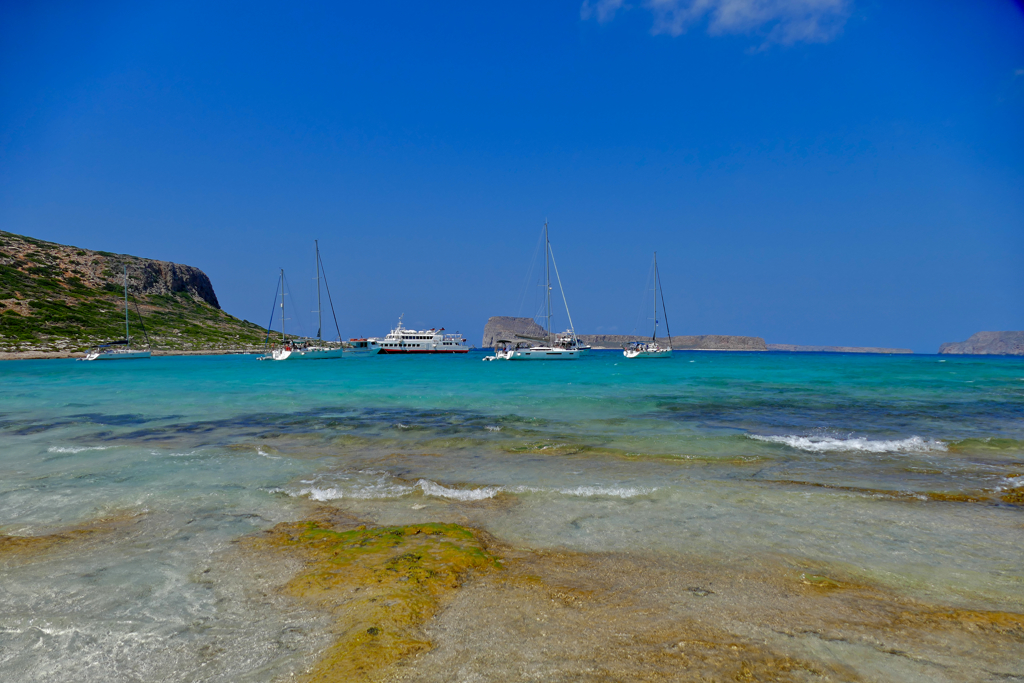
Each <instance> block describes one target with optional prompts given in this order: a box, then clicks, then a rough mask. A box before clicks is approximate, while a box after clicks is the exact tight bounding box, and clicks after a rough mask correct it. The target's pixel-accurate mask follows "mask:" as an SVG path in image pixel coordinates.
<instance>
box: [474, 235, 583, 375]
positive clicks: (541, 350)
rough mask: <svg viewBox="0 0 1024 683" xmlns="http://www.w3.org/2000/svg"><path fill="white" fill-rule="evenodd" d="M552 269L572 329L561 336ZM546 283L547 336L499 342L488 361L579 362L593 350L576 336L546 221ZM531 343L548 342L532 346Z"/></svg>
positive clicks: (521, 336) (525, 337)
mask: <svg viewBox="0 0 1024 683" xmlns="http://www.w3.org/2000/svg"><path fill="white" fill-rule="evenodd" d="M551 266H554V268H555V279H556V280H557V281H558V291H559V292H561V294H562V303H563V304H565V314H566V317H568V318H569V329H568V330H566V331H565V332H564V333H563V334H560V335H558V336H552V334H551ZM544 283H545V285H544V287H545V295H546V296H545V299H546V302H547V303H546V305H547V315H546V316H545V317H546V318H547V336H546V337H544V338H538V337H527V336H525V335H515V336H516V337H517V339H515V340H511V339H499V340H498V341H496V342H495V345H494V355H493V356H486V357H485V358H484V360H576V359H577V358H579V357H580V356H581V355H583V354H584V353H586V351H587V350H589V349H590V347H589V346H587V347H584V346H583V345H582V344H580V340H579V339H578V338H577V337H576V330H575V329H573V326H572V314H570V313H569V303H568V302H567V301H566V299H565V290H564V289H562V278H561V277H559V275H558V264H557V263H555V253H554V252H553V251H552V250H551V240H550V239H548V224H547V222H546V221H545V223H544ZM521 340H529V341H521ZM531 341H532V342H544V343H543V344H530V343H529V342H531Z"/></svg>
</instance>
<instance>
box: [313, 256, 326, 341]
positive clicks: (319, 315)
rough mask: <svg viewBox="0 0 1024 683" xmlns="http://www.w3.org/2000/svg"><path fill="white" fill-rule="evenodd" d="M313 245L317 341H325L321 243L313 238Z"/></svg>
mask: <svg viewBox="0 0 1024 683" xmlns="http://www.w3.org/2000/svg"><path fill="white" fill-rule="evenodd" d="M313 246H315V247H316V338H317V341H323V338H322V337H321V336H320V331H321V330H322V329H323V327H324V320H323V306H321V305H320V243H319V242H318V241H317V240H313Z"/></svg>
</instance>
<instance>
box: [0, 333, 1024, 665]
mask: <svg viewBox="0 0 1024 683" xmlns="http://www.w3.org/2000/svg"><path fill="white" fill-rule="evenodd" d="M483 355H484V354H483V353H482V352H477V351H474V352H471V353H469V354H467V355H466V356H463V357H453V356H444V357H415V356H413V357H387V358H376V357H365V358H346V359H343V360H340V361H318V362H308V363H258V362H256V360H255V359H254V358H253V357H252V356H244V355H221V356H191V357H164V358H153V359H150V360H147V361H124V362H120V363H106V364H99V363H76V362H74V361H72V360H38V361H24V362H20V363H5V364H2V365H0V379H2V381H0V396H2V399H3V402H2V405H3V406H4V408H3V414H2V415H0V420H2V422H0V434H2V439H3V441H2V443H3V448H2V449H0V472H2V473H3V475H2V477H0V513H2V514H0V524H2V528H0V534H2V535H0V576H2V579H0V580H2V583H0V585H2V586H3V587H4V590H3V591H0V672H3V673H4V677H5V678H10V679H11V680H22V681H44V680H46V681H52V680H63V679H68V678H70V677H72V676H73V677H74V678H75V679H76V680H81V681H121V680H123V681H134V680H145V681H183V680H210V681H279V680H320V681H329V680H338V681H344V680H372V681H413V680H415V681H525V680H543V681H570V680H571V681H624V680H654V681H707V680H721V681H726V680H728V681H733V680H740V681H743V680H751V681H761V680H773V681H836V680H843V681H987V680H991V681H996V680H1015V679H1016V678H1021V677H1024V666H1022V664H1021V662H1022V661H1024V590H1022V589H1024V563H1022V562H1021V559H1022V551H1021V548H1022V547H1024V543H1022V542H1024V516H1022V515H1024V421H1022V419H1021V418H1022V417H1024V362H1022V361H1021V360H1020V359H1017V358H997V357H987V358H976V357H975V358H972V357H955V358H954V357H948V358H947V357H936V356H915V355H900V356H867V355H861V354H858V355H845V354H789V353H747V352H731V353H718V352H713V351H703V352H677V353H675V354H674V355H673V357H672V358H669V359H652V360H646V361H645V360H640V361H627V360H625V359H624V358H623V357H622V355H621V353H619V352H612V351H608V352H602V351H595V352H591V353H590V354H589V355H587V356H585V357H584V358H582V359H580V360H579V361H576V362H572V363H554V364H547V363H536V364H533V363H523V364H519V363H513V362H507V363H481V362H480V358H481V357H482V356H483Z"/></svg>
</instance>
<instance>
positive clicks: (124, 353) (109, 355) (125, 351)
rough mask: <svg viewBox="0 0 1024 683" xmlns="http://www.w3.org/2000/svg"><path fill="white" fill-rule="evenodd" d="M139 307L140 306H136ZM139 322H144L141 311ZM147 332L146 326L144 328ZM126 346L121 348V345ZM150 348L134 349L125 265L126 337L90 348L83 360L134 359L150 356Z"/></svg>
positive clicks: (143, 331)
mask: <svg viewBox="0 0 1024 683" xmlns="http://www.w3.org/2000/svg"><path fill="white" fill-rule="evenodd" d="M136 308H138V307H136ZM139 323H140V324H141V323H142V313H141V312H140V313H139ZM142 333H143V334H144V335H145V334H146V328H145V327H143V328H142ZM146 343H147V345H148V343H149V335H146ZM122 346H123V347H124V348H121V347H122ZM149 357H150V352H149V349H133V348H132V336H131V331H130V330H129V328H128V266H127V265H126V266H125V267H124V339H119V340H117V341H112V342H107V343H106V344H100V345H99V346H97V347H96V348H94V349H90V350H89V352H88V353H86V354H85V358H83V359H82V360H132V359H135V358H149Z"/></svg>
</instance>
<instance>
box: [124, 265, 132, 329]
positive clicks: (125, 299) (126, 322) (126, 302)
mask: <svg viewBox="0 0 1024 683" xmlns="http://www.w3.org/2000/svg"><path fill="white" fill-rule="evenodd" d="M124 342H125V344H127V346H126V347H125V348H129V349H130V348H131V347H132V338H131V337H130V336H129V335H128V266H127V264H126V265H125V266H124Z"/></svg>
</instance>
